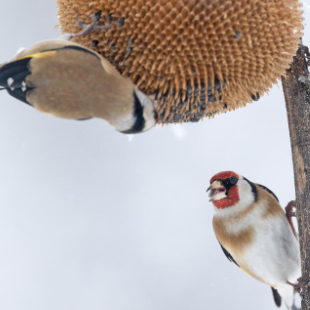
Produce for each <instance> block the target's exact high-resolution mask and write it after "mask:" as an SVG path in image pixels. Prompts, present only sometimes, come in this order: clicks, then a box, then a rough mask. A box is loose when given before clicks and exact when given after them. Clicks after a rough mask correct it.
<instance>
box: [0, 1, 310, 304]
mask: <svg viewBox="0 0 310 310" xmlns="http://www.w3.org/2000/svg"><path fill="white" fill-rule="evenodd" d="M0 4H1V6H0V7H1V18H0V28H1V29H2V30H1V49H0V62H2V61H6V60H8V59H10V58H11V57H12V56H13V55H14V54H15V52H16V51H17V49H18V48H19V47H21V46H29V45H32V44H33V43H35V42H37V41H41V40H44V39H50V38H57V37H58V36H59V29H53V27H54V26H55V25H56V24H57V23H58V20H57V18H56V15H57V8H56V5H55V3H54V1H53V0H49V1H42V0H27V1H23V0H10V1H9V0H0ZM305 4H306V5H307V6H306V7H305V22H306V24H307V22H308V23H309V20H310V11H309V8H310V1H309V0H307V2H306V1H305ZM304 43H306V44H308V45H309V44H310V36H309V27H307V25H306V28H305V37H304ZM129 140H130V139H128V137H127V136H125V135H122V134H120V133H118V132H116V131H115V130H114V129H113V128H112V127H110V126H109V125H108V124H107V123H105V122H104V121H102V120H91V121H85V122H78V121H66V120H61V119H57V118H53V117H51V116H49V115H45V114H41V113H38V112H36V111H35V110H34V109H32V108H30V107H29V106H27V105H26V104H23V103H21V102H19V101H17V100H15V99H13V98H12V97H10V96H9V95H8V94H7V93H6V92H1V93H0V309H1V310H21V309H23V310H42V309H44V310H55V309H58V310H67V309H74V310H82V309H83V310H85V309H92V310H97V309H98V310H99V309H109V310H145V309H147V310H159V309H160V310H174V309H175V310H176V309H177V310H206V309H214V310H217V309H220V310H221V309H227V308H228V307H229V309H231V310H235V309H236V310H240V309H251V310H260V309H264V310H269V309H270V310H271V309H276V306H275V304H274V302H273V298H272V294H271V289H270V288H269V287H268V286H266V285H264V284H261V283H259V282H258V281H256V280H254V279H252V278H251V277H249V276H248V275H246V274H245V273H243V272H242V271H241V270H240V269H238V268H237V267H236V266H234V265H233V264H232V263H230V262H229V261H228V260H227V259H226V257H225V256H224V254H223V253H222V250H221V249H220V246H219V245H218V243H217V241H216V238H215V236H214V234H213V230H212V226H211V221H212V216H213V206H212V204H211V203H209V202H208V197H207V195H206V193H205V191H206V188H207V187H208V184H209V179H210V178H211V177H212V176H213V175H214V174H215V173H217V172H219V171H223V170H233V171H236V172H238V173H241V174H243V175H244V176H246V177H247V178H248V179H250V180H252V181H253V182H259V183H261V184H264V185H266V186H267V187H269V188H270V189H272V190H273V191H274V192H275V193H276V195H278V197H279V199H280V202H281V204H282V206H285V205H286V203H287V202H288V201H290V200H291V199H294V197H295V194H294V184H293V170H292V161H291V150H290V141H289V134H288V126H287V118H286V110H285V103H284V98H283V94H282V89H281V88H280V87H277V86H275V87H274V88H273V89H272V90H271V91H270V94H269V95H265V96H264V97H263V98H261V100H259V101H258V102H256V103H254V104H250V105H248V107H247V108H243V109H239V110H237V111H235V112H231V113H228V114H225V115H220V116H217V117H216V118H214V119H212V120H205V121H203V122H199V123H195V124H185V125H182V126H165V127H163V128H161V127H159V126H157V127H156V128H155V129H153V130H151V131H149V132H148V133H146V134H141V135H136V136H134V138H133V139H132V140H131V141H129ZM282 307H283V308H284V307H285V306H282Z"/></svg>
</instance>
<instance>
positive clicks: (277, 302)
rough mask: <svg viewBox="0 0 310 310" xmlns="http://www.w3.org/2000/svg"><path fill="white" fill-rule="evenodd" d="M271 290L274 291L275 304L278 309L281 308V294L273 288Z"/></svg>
mask: <svg viewBox="0 0 310 310" xmlns="http://www.w3.org/2000/svg"><path fill="white" fill-rule="evenodd" d="M271 290H272V295H273V299H274V302H275V303H276V305H277V307H281V302H282V299H281V296H280V294H279V292H278V291H277V290H276V289H275V288H273V287H271Z"/></svg>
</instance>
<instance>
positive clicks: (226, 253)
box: [220, 244, 240, 267]
mask: <svg viewBox="0 0 310 310" xmlns="http://www.w3.org/2000/svg"><path fill="white" fill-rule="evenodd" d="M220 246H221V248H222V250H223V252H224V254H225V256H226V257H227V258H228V260H229V261H230V262H233V263H235V264H236V265H237V266H238V267H240V266H239V265H238V264H237V262H236V261H235V259H234V258H233V257H232V255H231V254H230V253H229V252H228V251H227V250H226V249H225V248H224V247H223V246H222V245H221V244H220Z"/></svg>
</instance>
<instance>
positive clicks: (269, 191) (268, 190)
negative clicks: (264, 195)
mask: <svg viewBox="0 0 310 310" xmlns="http://www.w3.org/2000/svg"><path fill="white" fill-rule="evenodd" d="M257 186H259V187H260V188H262V189H264V190H265V191H267V192H268V193H269V194H271V195H272V196H273V197H274V198H276V200H277V201H278V202H279V199H278V197H277V196H276V195H275V193H274V192H273V191H271V190H270V189H269V188H267V187H266V186H264V185H260V184H257Z"/></svg>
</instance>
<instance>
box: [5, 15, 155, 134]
mask: <svg viewBox="0 0 310 310" xmlns="http://www.w3.org/2000/svg"><path fill="white" fill-rule="evenodd" d="M92 18H93V23H92V24H90V25H85V24H84V23H83V22H82V21H78V20H77V22H78V24H79V25H80V26H81V27H82V28H83V29H84V30H83V31H82V32H80V33H78V34H69V37H68V38H69V39H70V38H72V37H75V36H81V35H89V34H90V33H92V32H93V31H97V30H102V29H108V28H109V27H111V26H112V24H113V22H112V23H110V24H109V25H106V26H100V22H99V19H100V18H101V12H97V13H95V14H93V15H92ZM0 87H1V88H0V89H5V90H7V91H8V93H9V94H10V95H11V96H13V97H15V98H17V99H19V100H21V101H23V102H25V103H27V104H30V105H31V106H33V107H35V108H36V109H37V110H39V111H41V112H45V113H49V114H52V115H54V116H57V117H61V118H67V119H89V118H93V117H97V118H103V119H105V120H106V121H107V122H108V123H110V124H111V125H112V126H114V127H115V128H116V129H117V130H118V131H120V132H123V133H130V134H131V133H139V132H143V131H146V130H148V129H150V128H152V127H153V126H154V125H155V123H156V120H157V115H156V112H155V107H154V106H153V104H152V102H151V100H150V99H149V98H148V97H147V96H146V95H145V94H143V93H142V92H141V91H139V89H138V88H137V87H136V86H135V85H134V84H133V83H132V82H131V81H130V80H129V79H128V78H125V77H123V76H122V75H121V74H120V73H119V72H118V71H117V70H116V69H115V68H114V67H113V66H112V64H110V62H109V61H107V60H106V59H104V58H103V57H102V56H101V55H99V54H98V53H96V52H94V51H92V50H90V49H88V48H86V47H84V46H82V45H79V44H76V43H73V42H69V41H65V40H48V41H43V42H40V43H37V44H35V45H33V46H31V47H29V48H26V49H24V50H22V51H21V52H20V53H18V54H17V55H16V56H15V57H14V58H13V59H12V60H10V61H9V62H7V63H4V64H2V65H1V66H0Z"/></svg>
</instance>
